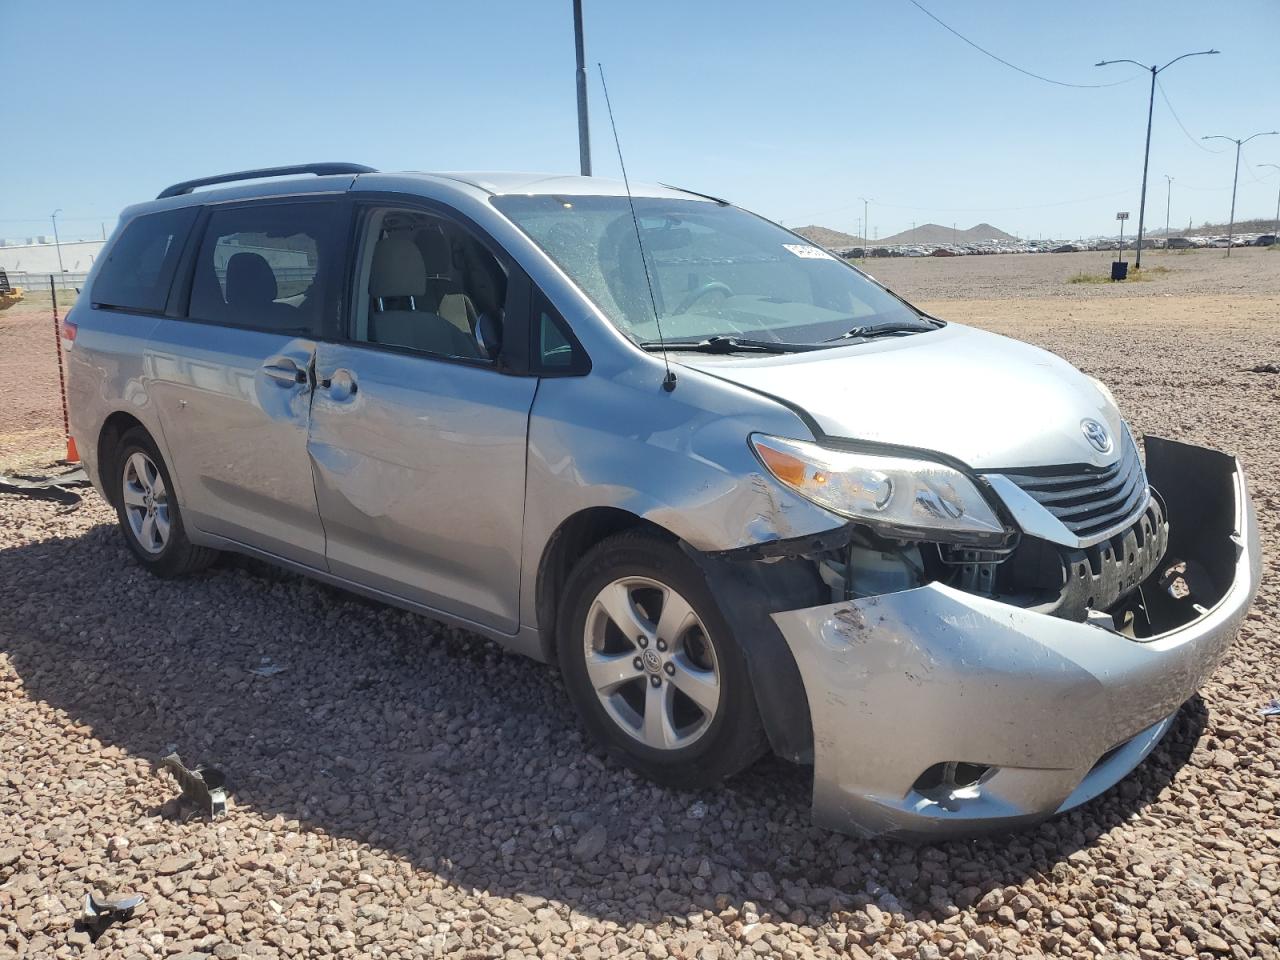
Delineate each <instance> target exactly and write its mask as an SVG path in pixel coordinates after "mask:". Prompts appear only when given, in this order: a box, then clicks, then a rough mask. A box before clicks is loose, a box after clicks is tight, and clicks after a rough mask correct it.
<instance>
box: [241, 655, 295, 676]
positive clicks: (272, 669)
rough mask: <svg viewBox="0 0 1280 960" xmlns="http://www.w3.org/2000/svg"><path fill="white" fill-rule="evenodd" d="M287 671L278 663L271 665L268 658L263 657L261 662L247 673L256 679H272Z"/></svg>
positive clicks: (286, 668)
mask: <svg viewBox="0 0 1280 960" xmlns="http://www.w3.org/2000/svg"><path fill="white" fill-rule="evenodd" d="M288 669H289V668H288V667H282V666H280V664H278V663H272V662H271V658H270V657H263V658H262V662H261V663H259V664H258V665H257V666H256V667H250V668H249V672H250V673H252V674H253V675H254V676H256V677H274V676H275V675H276V674H277V673H284V672H285V671H286V670H288Z"/></svg>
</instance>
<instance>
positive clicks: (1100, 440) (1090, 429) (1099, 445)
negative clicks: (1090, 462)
mask: <svg viewBox="0 0 1280 960" xmlns="http://www.w3.org/2000/svg"><path fill="white" fill-rule="evenodd" d="M1080 430H1081V432H1082V433H1083V434H1084V438H1085V439H1086V440H1088V441H1089V445H1090V446H1091V447H1093V449H1095V450H1097V451H1098V452H1099V453H1110V452H1111V448H1112V443H1111V434H1109V433H1107V428H1106V427H1104V426H1103V425H1102V424H1100V423H1099V422H1098V421H1097V420H1081V421H1080Z"/></svg>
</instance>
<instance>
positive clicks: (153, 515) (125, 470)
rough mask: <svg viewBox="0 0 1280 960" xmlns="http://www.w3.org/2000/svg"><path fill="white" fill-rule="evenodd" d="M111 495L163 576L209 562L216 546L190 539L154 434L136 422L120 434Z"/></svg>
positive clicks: (138, 553) (141, 554) (140, 553)
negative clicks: (123, 433)
mask: <svg viewBox="0 0 1280 960" xmlns="http://www.w3.org/2000/svg"><path fill="white" fill-rule="evenodd" d="M111 476H112V477H113V482H114V486H113V488H112V489H111V496H112V500H113V501H114V503H115V507H116V519H117V520H119V522H120V530H121V532H122V533H123V534H124V539H125V543H126V544H127V545H128V547H129V549H130V551H132V553H133V555H134V556H135V557H136V558H137V559H138V562H139V563H141V564H142V565H143V566H144V567H146V568H147V569H148V570H150V571H151V572H152V573H154V574H155V575H156V576H158V577H164V578H169V577H180V576H184V575H185V574H188V573H194V572H195V571H197V570H202V569H204V568H205V567H207V566H209V564H211V563H212V562H213V561H214V559H216V557H217V555H218V554H217V551H216V550H210V549H209V548H207V547H198V546H196V545H195V544H193V543H192V542H191V541H190V540H189V539H188V538H187V531H186V528H185V527H184V526H183V524H182V510H181V508H180V507H179V506H178V498H177V496H176V494H175V493H174V489H173V482H172V481H171V480H170V478H169V470H168V468H167V467H166V466H165V462H164V458H163V457H161V456H160V451H159V450H158V449H157V448H156V445H155V441H154V440H152V439H151V435H150V434H148V433H147V432H146V431H145V430H143V429H142V428H140V427H135V428H133V429H132V430H129V431H128V432H126V433H125V435H124V436H123V437H121V438H120V444H119V446H117V447H116V455H115V457H114V460H113V470H112V473H111Z"/></svg>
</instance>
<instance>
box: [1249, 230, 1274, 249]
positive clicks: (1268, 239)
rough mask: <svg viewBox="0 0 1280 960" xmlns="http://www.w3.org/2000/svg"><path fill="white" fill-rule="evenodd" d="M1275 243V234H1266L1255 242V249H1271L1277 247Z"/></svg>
mask: <svg viewBox="0 0 1280 960" xmlns="http://www.w3.org/2000/svg"><path fill="white" fill-rule="evenodd" d="M1275 242H1276V235H1275V234H1274V233H1264V234H1263V235H1262V236H1260V237H1257V238H1256V239H1255V240H1254V241H1253V245H1254V246H1255V247H1271V246H1274V245H1275Z"/></svg>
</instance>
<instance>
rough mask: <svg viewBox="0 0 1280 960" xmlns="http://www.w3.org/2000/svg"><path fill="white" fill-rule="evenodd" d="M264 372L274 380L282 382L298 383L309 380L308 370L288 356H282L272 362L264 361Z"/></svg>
mask: <svg viewBox="0 0 1280 960" xmlns="http://www.w3.org/2000/svg"><path fill="white" fill-rule="evenodd" d="M262 372H263V373H265V374H266V375H267V376H268V377H270V378H271V379H272V380H279V381H280V382H281V383H288V384H297V383H306V382H307V371H306V370H304V369H303V368H302V367H300V366H298V364H297V363H295V362H294V361H293V360H291V359H289V358H288V357H280V358H279V359H278V360H275V361H273V362H271V363H264V364H263V365H262Z"/></svg>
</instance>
